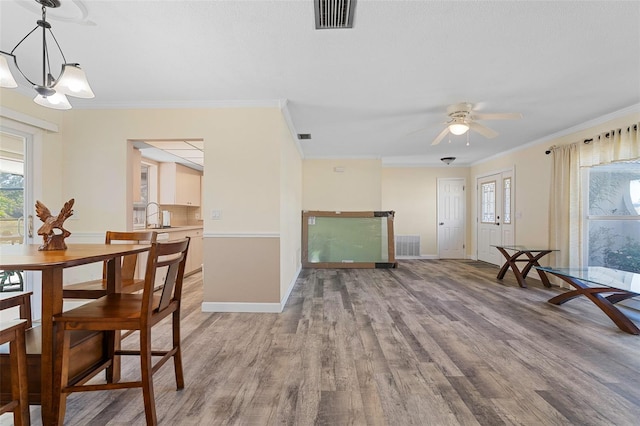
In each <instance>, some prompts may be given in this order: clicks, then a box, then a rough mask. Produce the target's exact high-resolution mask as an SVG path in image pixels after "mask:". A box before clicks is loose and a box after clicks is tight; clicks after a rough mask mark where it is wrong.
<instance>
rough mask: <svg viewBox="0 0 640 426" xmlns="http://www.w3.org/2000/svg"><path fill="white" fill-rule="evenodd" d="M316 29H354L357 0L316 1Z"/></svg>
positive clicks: (314, 3)
mask: <svg viewBox="0 0 640 426" xmlns="http://www.w3.org/2000/svg"><path fill="white" fill-rule="evenodd" d="M313 5H314V11H315V15H316V29H317V30H325V29H333V28H353V13H354V11H355V8H356V0H314V2H313Z"/></svg>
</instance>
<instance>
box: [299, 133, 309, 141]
mask: <svg viewBox="0 0 640 426" xmlns="http://www.w3.org/2000/svg"><path fill="white" fill-rule="evenodd" d="M298 139H299V140H309V139H311V133H298Z"/></svg>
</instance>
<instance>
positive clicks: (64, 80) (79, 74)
mask: <svg viewBox="0 0 640 426" xmlns="http://www.w3.org/2000/svg"><path fill="white" fill-rule="evenodd" d="M53 88H54V89H56V92H58V93H62V94H65V95H69V96H74V97H76V98H94V97H95V96H96V95H94V93H93V90H91V86H89V82H88V81H87V76H86V74H85V73H84V71H83V70H82V68H80V66H79V65H78V64H64V65H63V66H62V74H61V75H60V78H59V79H58V81H57V82H56V84H55V86H53Z"/></svg>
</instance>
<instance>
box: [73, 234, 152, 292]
mask: <svg viewBox="0 0 640 426" xmlns="http://www.w3.org/2000/svg"><path fill="white" fill-rule="evenodd" d="M157 237H158V233H157V232H156V231H133V232H118V231H107V233H106V236H105V244H116V243H126V244H152V243H154V242H155V241H156V239H157ZM139 256H141V255H138V254H130V255H128V256H124V257H123V259H122V272H121V274H122V292H125V293H132V292H135V291H139V290H142V287H143V286H144V279H143V278H140V279H138V278H136V265H137V264H138V258H139ZM106 289H107V265H106V263H105V265H104V267H103V271H102V279H99V280H93V281H85V282H81V283H75V284H70V285H66V286H65V287H64V288H63V290H62V297H63V298H65V299H97V298H99V297H102V296H104V295H105V294H107V290H106Z"/></svg>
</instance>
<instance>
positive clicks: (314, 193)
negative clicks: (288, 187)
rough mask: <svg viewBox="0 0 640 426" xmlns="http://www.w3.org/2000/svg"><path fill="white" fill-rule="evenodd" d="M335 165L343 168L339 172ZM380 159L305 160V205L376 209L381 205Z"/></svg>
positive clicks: (333, 208) (365, 209) (311, 207)
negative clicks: (342, 170)
mask: <svg viewBox="0 0 640 426" xmlns="http://www.w3.org/2000/svg"><path fill="white" fill-rule="evenodd" d="M335 167H342V168H344V172H341V173H338V172H336V171H335V170H334V168H335ZM381 183H382V162H381V161H380V160H347V159H344V160H304V162H303V171H302V208H303V209H304V210H325V211H375V210H380V209H381V206H382V195H381Z"/></svg>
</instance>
